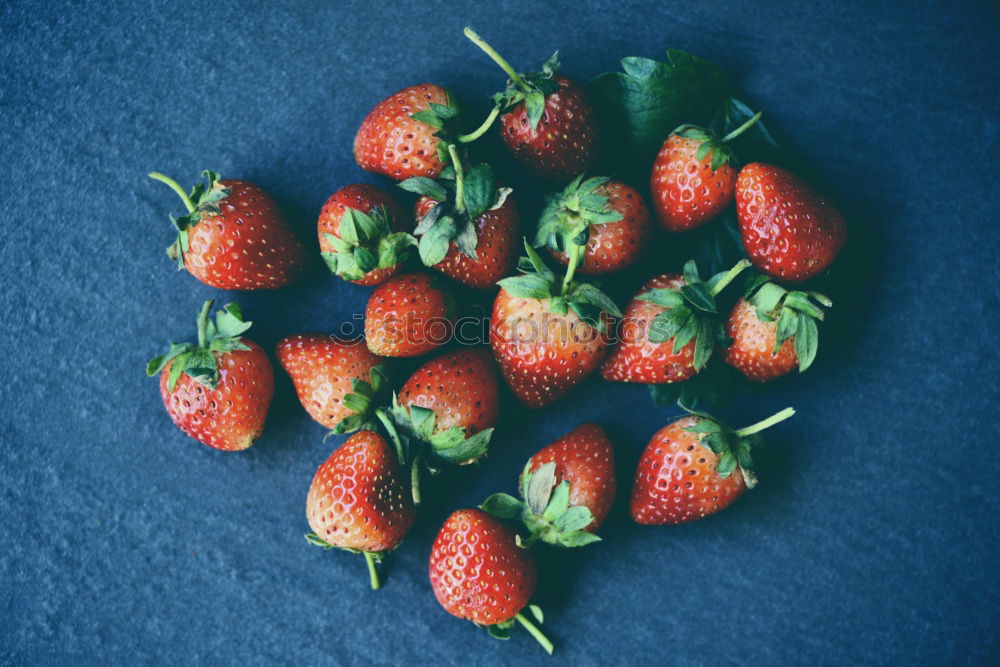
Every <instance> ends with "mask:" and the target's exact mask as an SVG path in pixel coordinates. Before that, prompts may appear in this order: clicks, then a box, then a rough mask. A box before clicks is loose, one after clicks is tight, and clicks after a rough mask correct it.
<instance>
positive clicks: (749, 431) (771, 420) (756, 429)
mask: <svg viewBox="0 0 1000 667" xmlns="http://www.w3.org/2000/svg"><path fill="white" fill-rule="evenodd" d="M794 414H795V409H794V408H785V409H784V410H782V411H781V412H778V413H777V414H773V415H771V416H770V417H768V418H767V419H765V420H763V421H759V422H757V423H756V424H751V425H750V426H747V427H745V428H741V429H740V430H738V431H736V435H737V436H739V437H741V438H743V437H745V436H748V435H753V434H754V433H760V432H761V431H763V430H764V429H766V428H770V427H772V426H774V425H775V424H777V423H778V422H783V421H785V420H786V419H788V418H789V417H791V416H792V415H794Z"/></svg>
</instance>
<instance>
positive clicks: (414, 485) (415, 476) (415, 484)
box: [410, 456, 420, 505]
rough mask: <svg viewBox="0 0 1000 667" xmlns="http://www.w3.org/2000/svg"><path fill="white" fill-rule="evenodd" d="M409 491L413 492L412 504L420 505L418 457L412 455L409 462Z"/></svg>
mask: <svg viewBox="0 0 1000 667" xmlns="http://www.w3.org/2000/svg"><path fill="white" fill-rule="evenodd" d="M410 493H412V494H413V504H414V505H420V457H419V456H414V457H413V463H411V464H410Z"/></svg>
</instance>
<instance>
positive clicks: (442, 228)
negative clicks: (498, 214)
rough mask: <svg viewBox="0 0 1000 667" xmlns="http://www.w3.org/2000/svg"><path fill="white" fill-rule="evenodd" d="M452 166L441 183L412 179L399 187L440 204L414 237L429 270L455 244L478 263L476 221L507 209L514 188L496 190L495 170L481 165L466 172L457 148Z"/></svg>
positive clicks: (422, 219)
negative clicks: (503, 208) (505, 204)
mask: <svg viewBox="0 0 1000 667" xmlns="http://www.w3.org/2000/svg"><path fill="white" fill-rule="evenodd" d="M448 151H449V153H450V154H451V164H450V165H449V166H448V167H446V168H445V169H444V170H443V171H442V172H441V176H440V177H439V178H438V180H432V179H430V178H425V177H423V176H415V177H412V178H408V179H406V180H405V181H403V182H401V183H400V184H399V187H401V188H402V189H404V190H406V191H407V192H413V193H415V194H418V195H421V196H424V197H429V198H430V199H433V200H434V201H436V202H438V203H437V204H436V205H435V206H434V207H433V208H431V209H430V210H429V211H428V212H427V213H426V214H425V215H424V216H423V217H422V218H421V219H420V220H418V221H417V226H416V228H415V229H414V230H413V233H414V234H415V235H416V236H418V237H420V241H419V243H418V244H417V251H418V252H419V254H420V261H421V262H423V264H424V265H425V266H434V265H435V264H438V263H439V262H441V260H443V259H444V258H445V255H447V254H448V249H449V248H450V247H451V244H452V243H454V244H455V246H456V247H457V248H458V250H459V252H461V253H462V254H463V255H465V256H466V257H469V258H470V259H473V260H475V259H478V256H477V255H476V248H477V246H478V244H479V237H478V235H477V234H476V219H477V218H479V216H481V215H483V214H484V213H486V212H487V211H491V210H496V209H498V208H500V207H501V206H503V205H504V203H505V202H506V201H507V197H508V196H509V195H510V193H511V190H510V188H498V187H496V179H495V178H494V177H493V170H492V169H490V166H489V165H488V164H479V165H476V166H475V167H472V168H471V169H469V170H468V171H466V169H465V166H464V165H463V163H462V159H461V158H460V157H459V155H458V152H457V150H456V149H455V146H454V145H451V146H449V147H448Z"/></svg>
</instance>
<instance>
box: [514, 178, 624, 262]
mask: <svg viewBox="0 0 1000 667" xmlns="http://www.w3.org/2000/svg"><path fill="white" fill-rule="evenodd" d="M583 176H584V175H583V174H580V175H579V176H577V177H576V178H574V179H573V180H572V181H571V182H570V184H569V185H567V186H566V188H565V189H564V190H563V191H562V192H560V193H557V194H553V195H549V197H548V198H547V199H546V202H545V208H544V209H542V214H541V216H540V217H539V219H538V231H537V232H536V234H535V241H534V246H535V247H536V248H540V247H542V246H548V247H549V248H551V249H552V250H555V251H556V252H563V253H566V254H567V256H568V257H569V261H570V263H571V266H572V267H573V269H574V270H575V269H576V266H577V265H578V264H579V262H580V261H581V259H582V256H583V253H584V250H585V249H586V246H587V241H588V239H589V238H590V226H591V225H603V224H605V223H608V222H618V221H619V220H621V219H622V214H621V213H619V212H618V211H615V210H614V209H612V208H611V206H610V200H609V199H608V197H606V196H605V195H602V194H601V193H600V192H598V189H599V188H600V187H601V186H602V185H604V184H605V183H607V182H608V181H609V180H610V179H608V178H605V177H601V176H595V177H593V178H588V179H587V180H583Z"/></svg>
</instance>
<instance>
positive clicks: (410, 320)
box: [365, 273, 454, 357]
mask: <svg viewBox="0 0 1000 667" xmlns="http://www.w3.org/2000/svg"><path fill="white" fill-rule="evenodd" d="M453 311H454V303H453V302H452V299H451V295H450V294H449V293H448V292H446V291H445V290H444V289H443V288H442V287H441V285H440V284H439V283H438V281H437V280H435V279H434V278H432V277H431V276H429V275H427V274H423V273H407V274H404V275H400V276H394V277H392V278H390V279H389V280H387V281H386V282H384V283H382V284H381V285H379V286H378V287H376V288H375V291H373V292H372V293H371V296H370V297H369V298H368V305H367V306H366V308H365V339H366V340H367V342H368V349H369V350H371V351H372V352H374V353H375V354H378V355H381V356H383V357H416V356H419V355H421V354H427V353H428V352H430V351H431V350H433V349H435V348H437V347H440V346H442V345H444V344H445V343H447V342H448V341H449V340H450V338H451V332H452V319H451V318H452V315H453Z"/></svg>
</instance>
